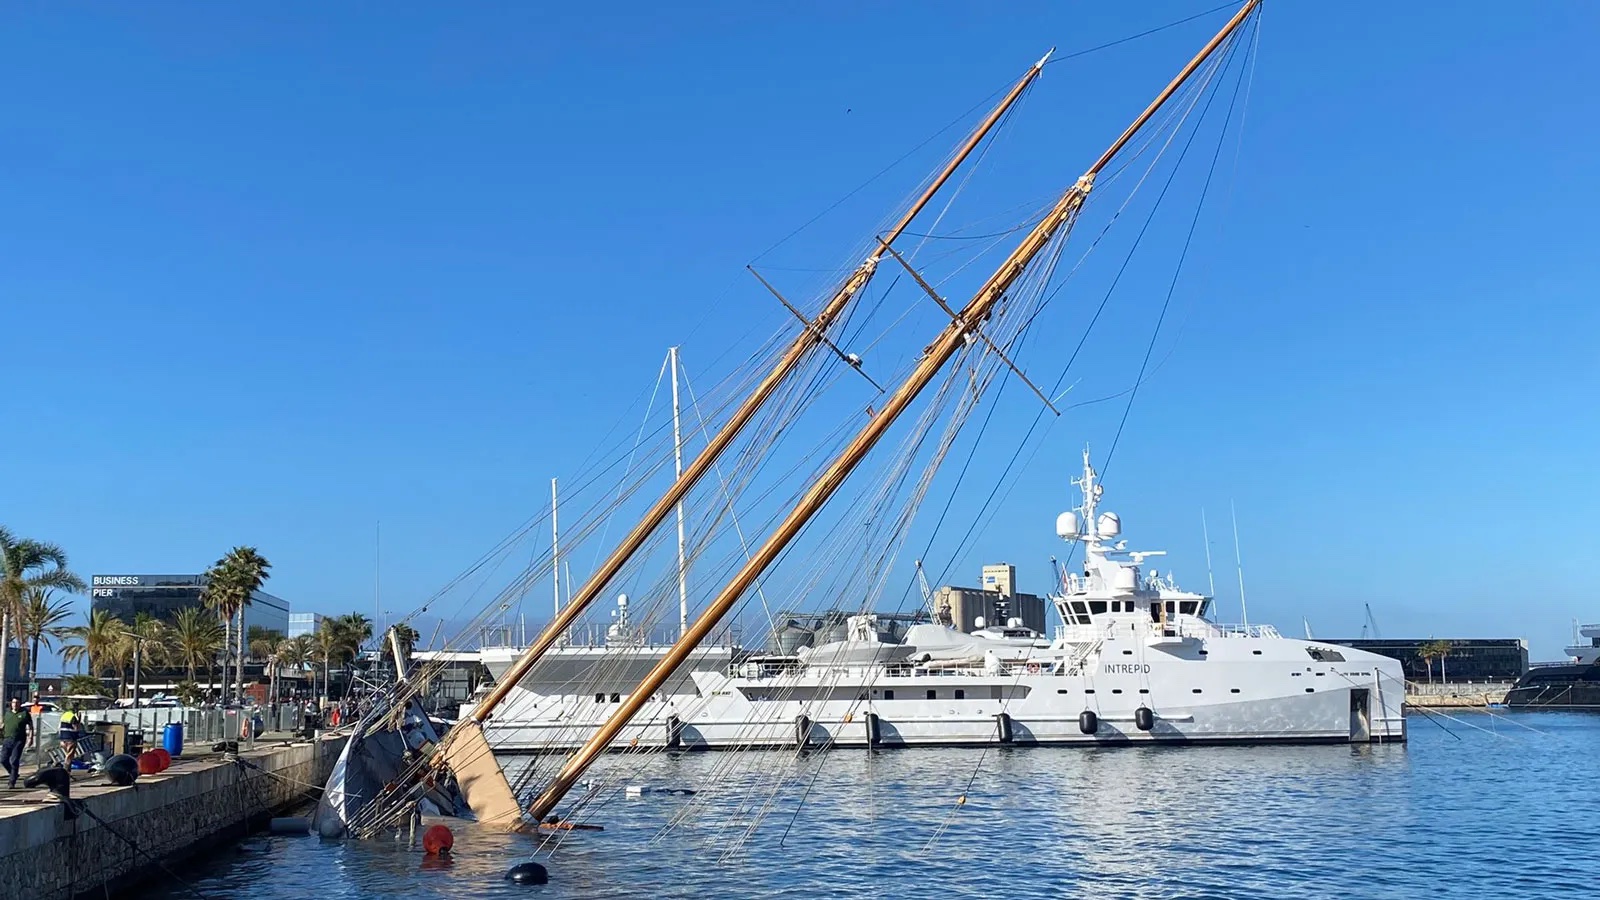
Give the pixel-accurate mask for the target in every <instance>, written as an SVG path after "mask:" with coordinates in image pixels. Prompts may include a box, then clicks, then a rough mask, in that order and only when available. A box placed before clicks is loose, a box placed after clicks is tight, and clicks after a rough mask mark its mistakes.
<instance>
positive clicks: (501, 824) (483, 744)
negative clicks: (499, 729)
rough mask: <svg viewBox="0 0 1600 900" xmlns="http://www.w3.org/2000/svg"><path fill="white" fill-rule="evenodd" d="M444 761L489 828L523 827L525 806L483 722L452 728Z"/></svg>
mask: <svg viewBox="0 0 1600 900" xmlns="http://www.w3.org/2000/svg"><path fill="white" fill-rule="evenodd" d="M440 755H441V756H442V757H443V758H444V763H445V765H446V766H448V767H449V769H450V771H451V772H453V773H455V779H456V784H457V785H458V786H459V787H460V790H461V796H462V797H463V798H464V799H465V800H466V803H467V805H468V806H470V807H471V808H472V813H473V815H475V816H476V817H477V819H478V823H479V824H481V825H485V826H487V827H489V828H495V829H503V830H505V831H520V830H521V829H522V826H523V824H524V823H523V818H522V806H521V804H519V803H517V798H516V796H515V795H514V794H512V793H511V785H510V783H509V782H508V781H507V780H506V774H505V772H504V771H502V770H501V768H500V764H499V763H498V762H496V761H495V758H494V750H492V749H491V748H490V747H489V741H488V739H487V738H485V737H484V736H483V726H481V725H479V724H478V723H477V722H474V721H471V720H466V721H463V722H461V723H460V724H459V725H457V726H456V728H455V730H454V731H452V732H451V736H450V743H449V744H448V745H446V746H445V747H444V748H443V749H442V750H441V751H440Z"/></svg>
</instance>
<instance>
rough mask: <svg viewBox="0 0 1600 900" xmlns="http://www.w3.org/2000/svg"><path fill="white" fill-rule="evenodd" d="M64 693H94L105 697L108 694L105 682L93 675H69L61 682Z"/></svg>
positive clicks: (93, 694)
mask: <svg viewBox="0 0 1600 900" xmlns="http://www.w3.org/2000/svg"><path fill="white" fill-rule="evenodd" d="M61 690H62V692H63V693H65V694H68V695H72V696H77V695H80V694H81V695H92V696H96V697H104V696H105V695H106V686H105V683H104V682H102V681H101V680H100V679H98V678H96V677H94V676H93V675H68V676H67V677H66V680H65V681H63V682H62V683H61Z"/></svg>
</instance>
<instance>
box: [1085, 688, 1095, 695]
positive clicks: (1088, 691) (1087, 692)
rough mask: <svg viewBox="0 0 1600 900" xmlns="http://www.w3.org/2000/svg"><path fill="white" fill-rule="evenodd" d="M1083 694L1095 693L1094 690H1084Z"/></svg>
mask: <svg viewBox="0 0 1600 900" xmlns="http://www.w3.org/2000/svg"><path fill="white" fill-rule="evenodd" d="M1083 692H1084V693H1085V694H1092V693H1094V688H1084V689H1083Z"/></svg>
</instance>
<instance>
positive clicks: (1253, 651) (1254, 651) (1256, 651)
mask: <svg viewBox="0 0 1600 900" xmlns="http://www.w3.org/2000/svg"><path fill="white" fill-rule="evenodd" d="M1250 652H1251V653H1254V654H1255V655H1257V656H1260V655H1261V651H1260V650H1251V651H1250Z"/></svg>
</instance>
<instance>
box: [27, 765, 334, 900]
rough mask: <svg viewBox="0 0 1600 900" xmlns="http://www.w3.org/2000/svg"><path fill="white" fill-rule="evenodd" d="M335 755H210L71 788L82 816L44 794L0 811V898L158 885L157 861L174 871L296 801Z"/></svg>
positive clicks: (44, 899)
mask: <svg viewBox="0 0 1600 900" xmlns="http://www.w3.org/2000/svg"><path fill="white" fill-rule="evenodd" d="M343 749H344V738H343V737H331V738H322V739H320V740H316V741H307V742H304V743H298V744H290V745H283V746H277V747H272V748H257V749H254V750H243V751H242V752H241V753H240V754H239V756H240V758H241V759H243V760H245V761H247V762H248V763H250V764H251V765H248V766H241V765H240V764H239V763H236V762H232V761H227V760H224V759H222V758H221V757H220V756H216V755H207V756H201V757H198V758H193V759H191V758H184V759H180V760H174V761H173V765H172V767H171V768H169V769H167V770H166V771H165V772H161V773H159V774H156V775H141V776H140V777H139V779H138V780H137V781H135V782H134V783H133V785H131V786H129V787H114V786H111V785H107V784H105V783H104V779H102V778H99V777H95V778H93V779H90V780H89V781H87V782H84V783H81V784H76V783H75V784H74V785H73V788H72V798H73V799H74V800H81V801H82V802H83V804H84V807H85V810H86V811H85V812H83V813H80V815H79V816H78V818H77V819H74V820H68V819H67V818H66V815H65V813H66V809H65V807H63V806H62V805H61V804H60V803H59V802H57V801H55V800H53V799H49V798H48V795H47V794H45V793H44V791H43V790H40V791H38V792H37V794H36V795H33V796H34V797H36V798H37V799H36V800H34V801H32V802H28V803H27V804H26V805H17V804H15V803H13V804H8V805H6V806H5V807H0V897H19V898H20V897H26V898H29V900H56V898H62V900H72V898H74V897H78V896H80V895H85V894H93V895H95V896H106V895H107V894H109V895H110V896H117V895H118V893H119V892H120V891H122V890H125V889H127V888H128V887H132V886H134V885H135V884H138V883H140V882H142V881H144V880H145V879H150V878H155V877H167V876H166V875H165V873H163V872H162V871H161V868H160V866H159V865H157V863H156V861H157V860H159V861H160V864H161V865H165V866H168V867H171V866H174V865H175V864H177V863H180V862H182V861H183V860H184V859H185V858H186V857H189V856H192V855H194V854H195V853H198V852H200V851H202V850H205V849H207V848H208V847H212V846H215V845H217V844H219V843H222V842H225V841H229V840H237V839H239V838H241V837H243V836H244V835H245V834H246V833H247V832H248V831H249V830H250V828H251V826H252V825H257V826H259V825H260V824H262V823H263V820H265V819H266V818H268V817H270V816H271V815H272V814H273V813H274V812H278V811H281V810H284V809H287V808H290V807H293V806H295V805H297V804H300V803H303V802H304V801H305V800H307V799H308V798H309V797H311V796H312V791H313V789H314V788H320V787H321V786H322V784H323V783H324V782H325V781H326V780H327V777H328V773H329V772H330V771H331V770H332V768H333V764H334V762H335V760H337V759H338V756H339V753H340V752H341V751H342V750H343ZM17 796H18V795H17V794H13V795H12V797H13V798H15V797H17ZM91 814H92V815H91ZM102 820H103V821H104V823H105V824H102Z"/></svg>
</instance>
